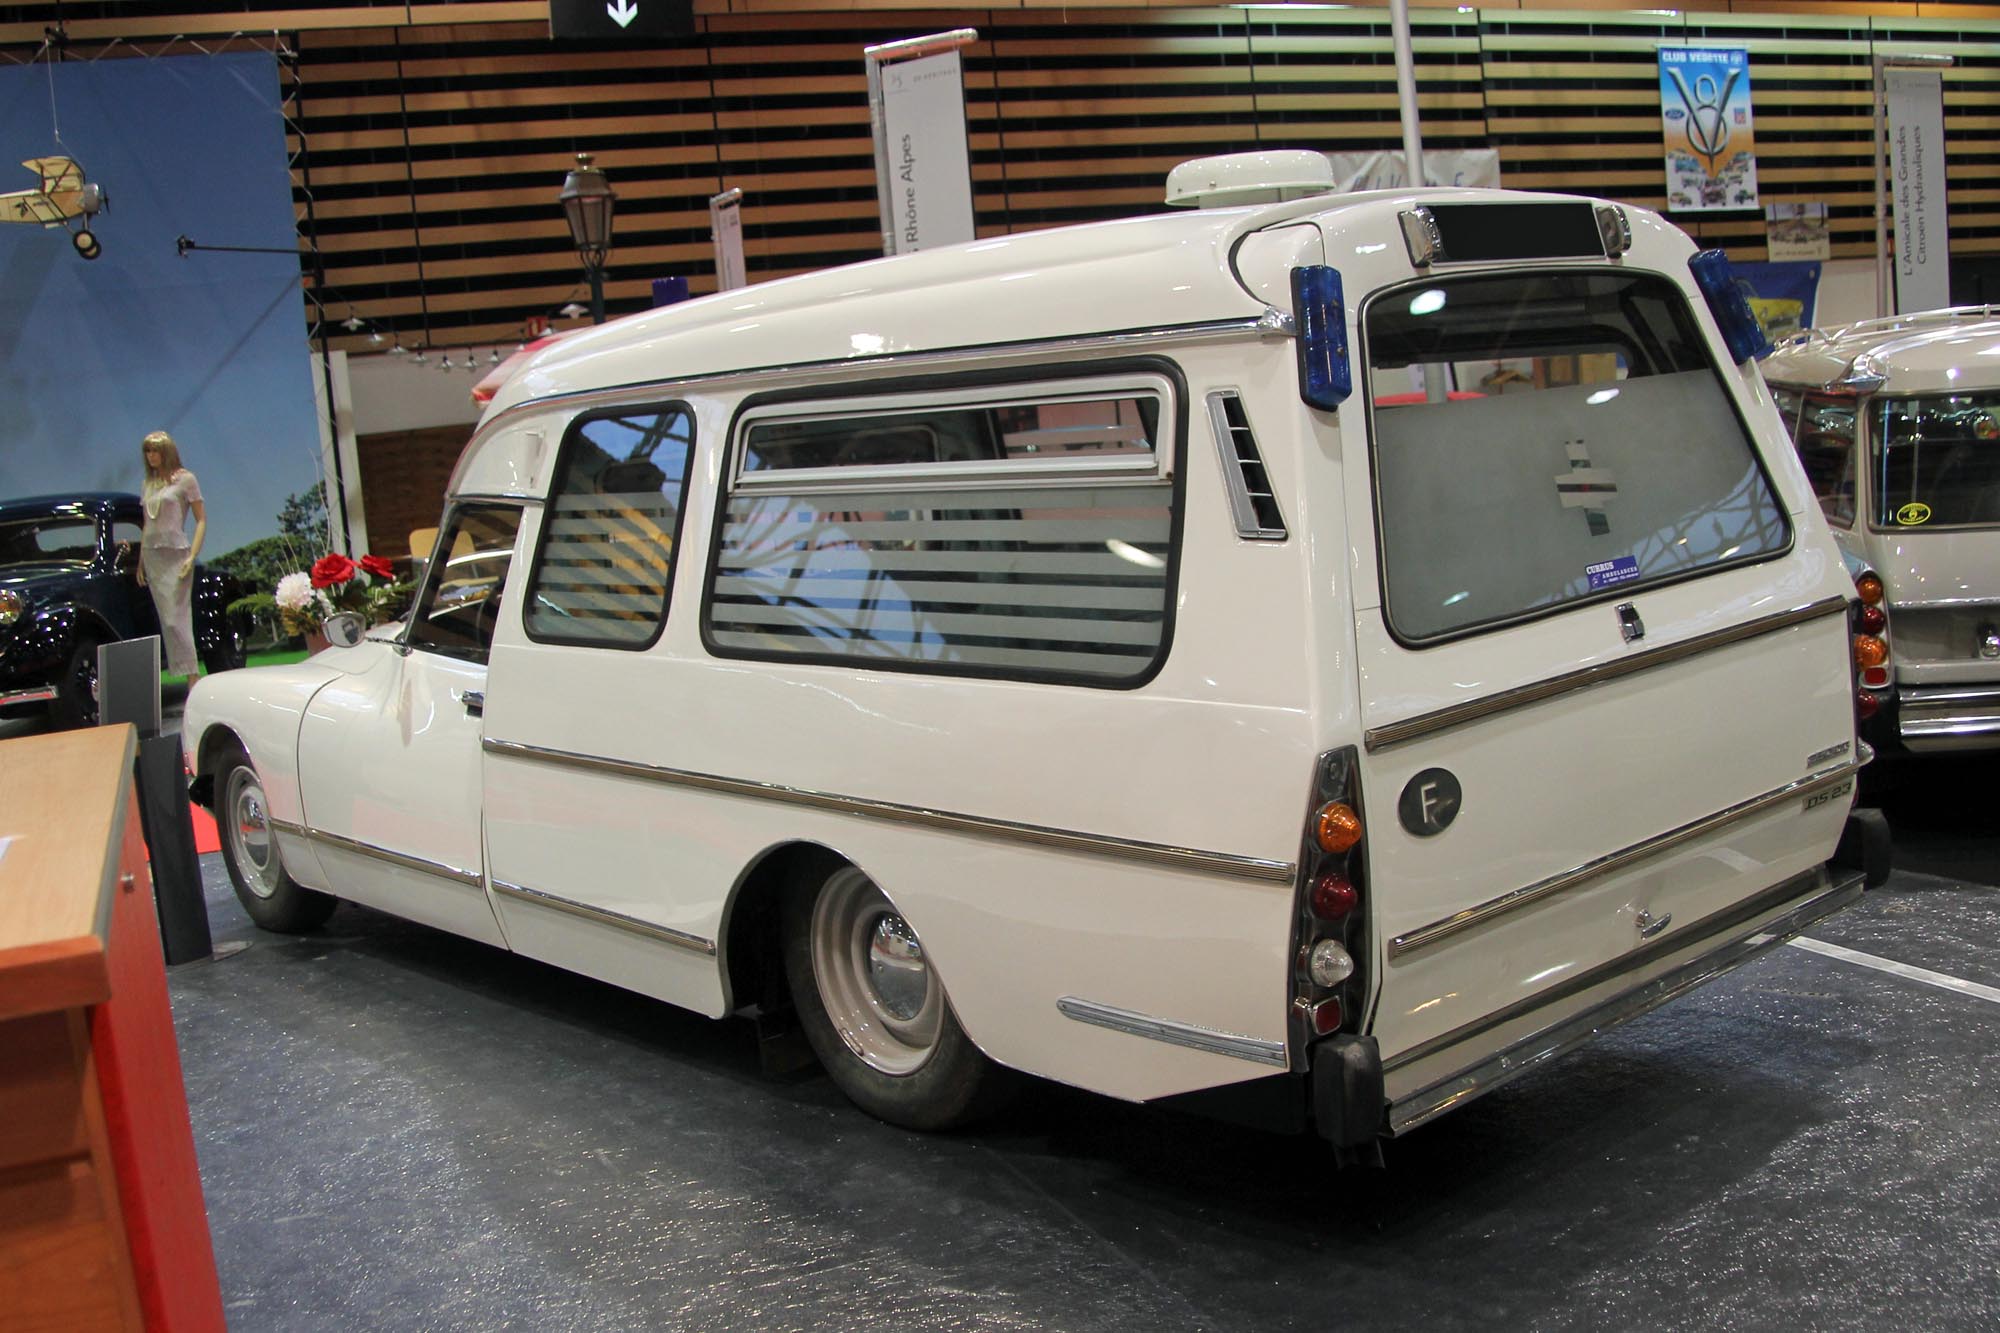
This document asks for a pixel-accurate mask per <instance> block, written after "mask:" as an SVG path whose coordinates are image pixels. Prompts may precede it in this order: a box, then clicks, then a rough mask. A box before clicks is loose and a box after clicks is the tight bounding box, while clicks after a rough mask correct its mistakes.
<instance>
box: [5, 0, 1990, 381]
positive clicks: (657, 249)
mask: <svg viewBox="0 0 2000 1333" xmlns="http://www.w3.org/2000/svg"><path fill="white" fill-rule="evenodd" d="M857 2H858V3H859V4H862V5H866V6H867V8H865V9H863V8H856V7H855V5H856V4H857ZM132 8H134V7H131V6H112V5H109V4H98V5H89V4H79V3H75V2H74V0H72V3H69V4H67V5H65V6H63V9H62V17H63V20H64V21H65V22H66V23H67V24H68V26H69V30H70V32H71V34H72V39H73V43H81V42H82V41H84V40H85V39H86V37H87V38H89V39H91V40H95V41H99V42H101V41H102V40H103V39H104V38H106V37H109V36H113V35H124V36H127V37H128V38H131V39H132V40H134V41H139V39H141V38H149V37H157V36H158V35H160V34H171V33H172V32H175V31H179V32H214V31H233V30H234V29H235V28H240V27H244V26H246V25H260V26H261V25H265V24H268V25H269V26H271V27H285V28H286V31H285V34H284V40H285V41H286V43H287V44H288V45H289V46H290V47H291V49H293V50H294V51H295V53H296V59H295V60H294V61H292V62H291V64H290V69H291V71H292V74H293V76H294V78H295V84H294V89H295V94H296V96H295V98H294V100H293V102H292V105H293V107H294V109H295V122H294V125H293V127H292V128H293V134H292V136H291V143H292V148H293V151H294V155H295V173H294V180H295V186H296V189H295V195H296V198H297V201H298V204H299V212H300V217H301V231H302V233H308V234H309V235H310V237H311V238H312V239H313V240H316V242H317V247H318V250H319V253H320V256H321V259H322V263H323V273H324V284H323V286H321V287H320V294H321V296H322V297H323V299H324V301H325V308H326V309H327V311H328V312H329V313H330V315H331V317H332V318H333V319H334V320H339V319H343V318H345V317H346V315H347V314H348V313H349V312H350V311H351V312H353V313H356V314H358V315H359V316H361V317H362V318H363V319H366V320H368V321H371V322H372V323H373V324H374V325H375V326H376V327H378V328H380V329H382V330H383V331H385V332H387V333H390V334H393V335H394V336H396V337H398V338H399V339H401V340H402V341H403V342H404V343H405V345H411V346H414V345H429V346H434V347H461V346H465V345H468V344H471V343H481V344H483V343H488V342H500V341H510V340H512V339H514V338H516V337H517V336H518V335H519V334H520V332H521V330H522V327H523V324H524V322H525V321H526V320H527V319H528V318H529V317H531V316H541V315H548V314H551V313H552V312H553V311H554V310H555V309H556V308H557V307H559V306H561V305H562V304H563V303H564V302H566V301H568V300H571V299H580V296H581V287H580V273H579V268H578V265H577V261H576V257H575V254H574V251H573V250H572V249H571V247H570V244H569V238H568V232H567V229H566V228H565V226H564V224H563V221H562V217H561V213H560V210H559V209H558V208H557V207H556V204H555V194H556V191H557V189H558V188H559V187H560V185H561V183H562V178H563V173H564V172H565V170H566V169H567V168H568V166H569V164H570V162H571V160H572V157H571V155H572V154H573V153H574V152H575V151H577V150H579V149H587V150H589V151H592V152H595V153H596V154H597V155H598V160H599V162H600V164H601V165H602V166H604V167H605V169H606V170H607V172H608V173H609V175H610V177H611V180H612V183H613V186H614V188H615V189H616V190H617V192H618V196H619V202H618V215H617V244H616V248H615V250H614V252H613V255H612V268H611V273H610V281H609V283H608V286H607V298H608V304H609V305H610V308H611V309H612V310H613V311H614V312H618V311H625V310H633V309H639V308H643V307H644V306H645V305H646V304H648V302H649V299H650V288H649V280H650V279H651V278H653V277H657V276H664V275H667V274H684V275H686V276H687V277H688V278H689V279H690V286H691V288H692V290H693V291H694V292H696V293H701V292H705V291H709V290H712V289H713V277H712V272H711V270H712V253H711V249H710V244H709V238H708V213H707V198H708V196H709V195H710V194H712V193H714V192H716V191H717V190H719V189H723V188H727V187H730V186H740V187H741V188H742V189H743V190H744V192H745V196H746V198H745V206H744V222H745V250H746V257H747V260H748V267H749V271H750V276H751V280H752V281H764V280H769V279H771V278H775V277H780V276H783V275H785V274H789V273H795V272H800V271H804V270H808V269H815V268H822V267H825V266H828V265H832V264H840V263H846V262H849V261H852V260H858V259H866V258H870V257H873V256H875V255H877V254H879V253H880V235H879V225H880V224H879V222H878V219H877V213H876V202H875V185H874V166H873V148H872V144H871V141H870V135H869V121H868V109H867V93H866V81H865V77H864V72H863V63H862V57H861V48H862V47H863V46H865V45H867V44H869V43H873V42H880V41H887V40H893V39H895V38H899V37H906V36H911V35H914V34H920V33H926V32H937V31H942V30H945V29H948V28H956V27H975V28H977V29H978V30H979V31H980V34H981V41H980V42H978V43H977V44H976V45H974V46H972V47H969V48H967V50H966V52H965V58H966V67H967V89H966V96H967V110H968V121H969V130H970V136H971V148H972V157H973V175H974V185H975V195H976V199H975V205H976V210H977V218H978V226H979V230H980V232H981V234H982V235H994V234H1002V233H1006V232H1010V231H1018V230H1024V229H1028V228H1035V227H1044V226H1053V225H1058V224H1061V223H1068V222H1077V221H1085V220H1089V219H1096V218H1108V217H1119V216H1126V215H1130V214H1134V213H1140V212H1147V211H1152V210H1154V209H1157V208H1158V207H1159V206H1160V203H1159V201H1160V197H1161V188H1162V183H1163V180H1164V177H1165V174H1166V172H1167V169H1168V168H1169V167H1171V166H1172V165H1173V164H1175V163H1176V162H1179V161H1182V160H1184V159H1186V158H1189V157H1196V156H1201V155H1204V154H1209V153H1221V152H1230V151H1235V150H1240V149H1246V148H1254V147H1259V146H1269V147H1313V148H1321V149H1327V150H1338V149H1368V148H1378V149H1390V150H1394V149H1398V148H1399V147H1400V129H1399V125H1398V120H1397V109H1396V91H1395V73H1394V63H1393V59H1392V55H1391V48H1390V36H1389V28H1388V12H1387V10H1386V9H1315V8H1307V7H1304V6H1300V7H1298V8H1292V9H1285V8H1271V7H1262V8H1253V9H1243V8H1227V7H1195V6H1189V5H1182V4H1177V3H1163V4H1155V5H1152V6H1149V7H1143V8H1141V7H1132V6H1131V4H1130V0H1123V5H1122V7H1108V6H1103V5H1098V4H1093V3H1090V2H1089V0H1083V2H1082V3H1075V2H1073V3H1070V4H1067V5H1060V6H1058V5H1056V4H1054V3H1052V2H1051V0H1017V3H1015V4H1012V5H1007V6H1004V7H996V8H992V9H981V10H939V9H924V8H915V7H910V8H902V7H898V5H897V0H696V13H697V15H698V18H697V20H696V22H697V27H698V32H697V34H696V36H695V37H694V38H692V39H690V40H687V41H684V42H679V43H674V44H666V45H661V46H657V47H647V46H644V45H635V44H621V45H610V44H599V45H591V44H573V43H565V44H555V43H552V42H550V40H549V39H548V29H547V24H546V13H547V10H546V6H545V4H541V3H535V2H534V0H522V2H516V3H461V4H431V5H404V4H387V3H383V2H382V0H372V2H371V0H350V3H344V4H343V3H336V2H333V0H322V2H321V3H319V4H317V5H313V6H310V7H301V6H299V5H296V4H290V5H282V4H277V3H271V2H270V0H247V2H246V3H244V4H242V5H240V6H239V7H236V8H233V9H231V10H229V11H226V12H216V13H208V12H201V11H195V10H192V9H182V8H180V7H178V6H147V7H146V9H147V11H148V12H147V15H146V17H145V19H144V21H143V23H139V22H138V21H137V20H132V19H130V18H121V17H120V12H121V11H124V12H127V13H129V11H130V10H131V9H132ZM100 11H101V12H100ZM53 18H54V7H53V6H51V5H29V6H7V7H0V43H3V42H7V41H14V42H17V43H26V42H31V41H37V40H39V38H40V33H41V24H42V23H43V22H47V21H52V20H53ZM459 19H463V20H468V21H465V22H453V21H452V20H459ZM1413 21H1414V26H1415V47H1416V57H1417V72H1418V83H1419V98H1420V102H1421V106H1422V109H1423V115H1424V127H1423V128H1424V141H1425V144H1426V146H1428V147H1443V148H1449V147H1475V146H1484V145H1490V146H1493V147H1496V148H1498V149H1499V151H1500V154H1501V161H1502V172H1503V179H1504V181H1505V183H1506V184H1509V185H1513V186H1519V187H1523V188H1535V189H1556V190H1575V191H1581V192H1589V193H1594V194H1602V195H1606V196H1609V197H1612V198H1617V199H1624V200H1627V201H1630V202H1633V203H1637V204H1642V205H1645V206H1648V207H1654V208H1659V207H1662V206H1663V205H1664V203H1665V199H1664V192H1663V191H1664V186H1663V182H1662V172H1661V155H1662V148H1661V136H1660V124H1659V103H1658V94H1657V91H1656V89H1657V77H1658V76H1657V64H1656V58H1655V54H1654V52H1655V48H1656V47H1657V46H1658V45H1659V44H1661V43H1663V42H1667V43H1681V42H1688V43H1708V44H1715V45H1742V46H1747V47H1748V48H1749V49H1750V51H1751V53H1752V56H1751V58H1752V65H1751V76H1752V81H1753V92H1754V98H1755V109H1756V116H1757V121H1756V138H1757V151H1758V173H1759V180H1760V185H1761V188H1762V193H1763V198H1764V200H1765V202H1771V201H1776V200H1783V199H1823V200H1826V201H1827V202H1828V203H1829V204H1831V205H1832V214H1833V227H1834V243H1835V244H1834V253H1835V255H1836V256H1839V257H1861V256H1865V255H1869V254H1872V252H1873V227H1874V224H1873V200H1874V195H1873V175H1872V166H1871V160H1870V156H1869V148H1870V142H1869V136H1870V107H1871V101H1870V81H1871V71H1872V66H1871V63H1870V62H1871V58H1872V55H1873V54H1874V53H1875V52H1877V51H1880V52H1887V53H1897V52H1903V53H1908V52H1945V53H1949V54H1952V55H1953V56H1955V57H1956V60H1957V63H1956V64H1955V65H1954V66H1953V68H1951V69H1950V70H1948V71H1947V72H1946V74H1945V81H1946V82H1945V88H1946V139H1947V150H1948V155H1949V164H1948V165H1949V170H1948V183H1949V189H1950V203H1951V222H1952V226H1951V235H1952V249H1953V253H1954V254H1955V255H1967V254H1980V253H1994V252H2000V187H1996V186H1994V185H1993V184H1992V177H1993V174H1994V173H1993V169H1992V168H1993V165H1994V163H1995V160H1996V156H2000V3H1994V4H1984V5H1957V6H1933V5H1917V4H1909V3H1894V2H1893V0H1885V2H1883V3H1871V4H1858V3H1845V2H1844V0H1829V2H1827V3H1810V4H1808V3H1801V2H1799V0H1759V3H1758V5H1757V8H1756V9H1752V8H1751V5H1750V3H1748V0H1744V3H1738V4H1725V3H1719V2H1718V0H1707V3H1706V5H1705V7H1702V8H1697V9H1695V10H1685V9H1683V10H1679V11H1672V12H1662V11H1651V12H1639V11H1631V12H1628V11H1623V10H1620V9H1614V8H1610V7H1608V5H1606V4H1604V2H1603V0H1572V4H1571V7H1569V8H1563V9H1547V10H1541V9H1522V8H1517V7H1510V6H1507V5H1505V4H1501V5H1496V6H1482V7H1480V8H1478V9H1476V10H1474V9H1472V8H1465V9H1460V8H1458V7H1456V6H1442V7H1431V8H1419V9H1418V10H1416V12H1415V14H1414V16H1413ZM176 23H178V24H179V26H178V27H176V26H175V25H176ZM121 24H122V25H124V26H122V27H121V26H120V25H121ZM287 25H291V26H289V27H288V26H287ZM207 44H208V45H211V46H212V45H213V42H208V43H207ZM76 49H77V48H76V47H75V46H74V45H73V48H72V53H73V54H74V53H75V51H76ZM134 49H142V50H144V51H145V53H147V54H154V53H157V52H158V51H159V50H163V49H167V48H165V47H163V46H162V45H161V43H160V42H158V41H152V42H151V43H150V45H148V43H147V42H144V41H140V42H139V47H138V48H134V47H132V46H123V47H122V48H121V47H114V48H113V50H112V51H111V54H123V53H126V52H130V51H132V50H134ZM182 49H185V48H182ZM12 53H13V54H14V56H15V58H16V59H21V58H26V57H27V56H28V55H31V54H32V48H23V47H20V46H16V47H14V48H12ZM1697 216H1698V215H1697ZM1687 225H1688V226H1689V229H1690V230H1692V231H1694V232H1696V234H1697V235H1699V236H1700V237H1702V238H1703V239H1704V240H1706V241H1709V242H1711V243H1714V244H1721V245H1726V246H1728V247H1730V248H1731V249H1732V251H1733V252H1734V253H1735V254H1736V255H1737V256H1738V257H1739V258H1761V257H1762V253H1763V225H1762V220H1761V217H1760V216H1759V215H1757V214H1754V213H1748V212H1741V213H1734V214H1725V215H1710V216H1709V217H1708V218H1706V219H1704V220H1700V221H1688V222H1687ZM334 344H335V346H346V347H348V348H351V349H352V350H356V351H369V350H374V348H373V347H372V345H371V344H370V343H368V341H367V340H366V338H365V336H364V335H362V334H355V335H352V336H348V335H345V334H344V333H343V334H342V335H341V336H339V337H336V338H335V340H334Z"/></svg>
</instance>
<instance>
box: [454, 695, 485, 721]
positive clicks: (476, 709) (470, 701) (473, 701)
mask: <svg viewBox="0 0 2000 1333" xmlns="http://www.w3.org/2000/svg"><path fill="white" fill-rule="evenodd" d="M452 693H453V694H456V695H457V696H458V701H459V702H460V703H462V704H464V705H465V711H466V712H468V713H470V714H471V715H472V716H474V717H484V716H486V691H484V690H453V691H452Z"/></svg>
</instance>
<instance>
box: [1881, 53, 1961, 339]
mask: <svg viewBox="0 0 2000 1333" xmlns="http://www.w3.org/2000/svg"><path fill="white" fill-rule="evenodd" d="M1882 78H1883V87H1884V90H1885V95H1886V105H1887V107H1888V113H1889V183H1890V188H1891V190H1893V191H1894V195H1895V198H1894V203H1893V204H1892V205H1891V207H1892V210H1893V213H1894V216H1895V219H1896V313H1897V314H1903V313H1905V312H1907V311H1911V310H1937V309H1940V308H1942V307H1944V306H1948V305H1950V304H1951V256H1950V250H1951V245H1950V241H1949V232H1948V224H1947V223H1946V221H1945V203H1944V81H1943V77H1942V76H1941V74H1940V73H1939V71H1937V70H1934V69H1888V70H1884V71H1883V74H1882Z"/></svg>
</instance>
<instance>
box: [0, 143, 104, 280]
mask: <svg viewBox="0 0 2000 1333" xmlns="http://www.w3.org/2000/svg"><path fill="white" fill-rule="evenodd" d="M21 165H22V166H24V167H26V168H27V169H28V170H30V171H32V172H34V173H35V174H36V175H38V176H40V177H41V178H42V183H41V185H40V187H39V188H37V189H33V190H14V191H12V192H10V193H7V194H0V222H29V223H38V224H40V225H41V226H44V227H68V228H69V229H70V243H71V244H73V245H74V246H76V252H77V253H78V254H80V255H82V256H83V257H84V258H85V259H95V258H97V256H98V255H100V254H102V253H103V252H104V247H103V246H101V245H99V244H98V243H97V238H96V237H95V236H93V235H91V234H90V221H89V220H90V219H91V218H93V217H95V216H97V214H99V213H101V212H103V211H104V207H105V205H106V204H107V203H109V202H110V201H109V200H108V199H107V198H106V197H105V194H104V187H103V186H102V185H86V184H85V183H84V179H83V168H82V167H80V166H78V165H77V164H76V162H75V161H74V160H72V159H70V158H67V157H31V158H29V159H28V160H27V161H26V162H23V163H22V164H21Z"/></svg>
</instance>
